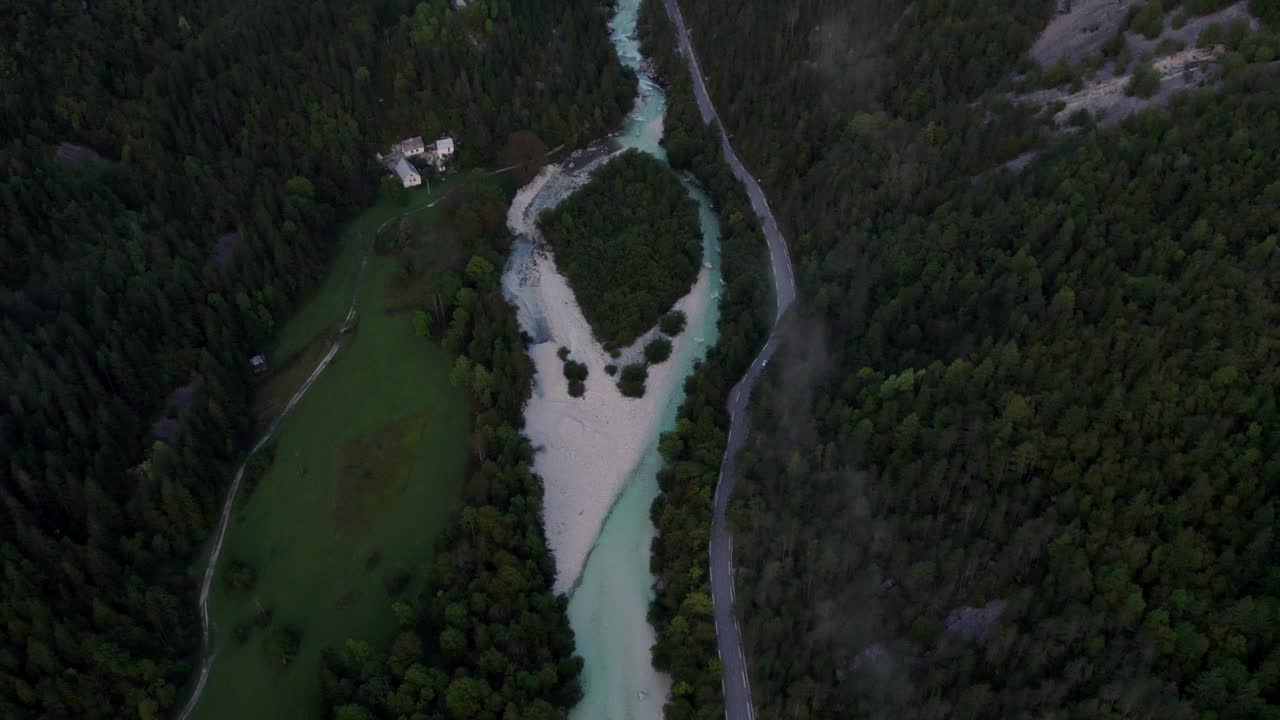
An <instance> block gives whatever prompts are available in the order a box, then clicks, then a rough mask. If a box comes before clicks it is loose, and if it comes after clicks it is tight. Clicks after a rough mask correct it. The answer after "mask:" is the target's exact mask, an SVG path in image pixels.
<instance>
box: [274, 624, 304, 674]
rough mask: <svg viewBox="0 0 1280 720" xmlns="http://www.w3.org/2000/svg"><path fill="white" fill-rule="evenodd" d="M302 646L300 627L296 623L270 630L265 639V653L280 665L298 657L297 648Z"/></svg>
mask: <svg viewBox="0 0 1280 720" xmlns="http://www.w3.org/2000/svg"><path fill="white" fill-rule="evenodd" d="M300 647H302V628H300V627H298V626H297V625H284V626H281V627H278V628H276V629H275V630H273V631H272V632H271V637H270V638H268V639H267V653H268V654H269V655H271V658H272V659H273V660H275V661H276V662H279V663H280V664H281V665H288V664H289V663H291V662H293V660H294V658H296V657H298V648H300Z"/></svg>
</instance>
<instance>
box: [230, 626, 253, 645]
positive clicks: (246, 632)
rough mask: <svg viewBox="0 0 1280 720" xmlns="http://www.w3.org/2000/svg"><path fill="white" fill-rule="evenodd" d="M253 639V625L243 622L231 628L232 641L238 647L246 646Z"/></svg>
mask: <svg viewBox="0 0 1280 720" xmlns="http://www.w3.org/2000/svg"><path fill="white" fill-rule="evenodd" d="M251 637H253V624H252V623H248V622H242V623H238V624H237V625H236V626H235V627H233V628H231V641H232V642H234V643H235V644H237V645H244V644H245V643H247V642H249V638H251Z"/></svg>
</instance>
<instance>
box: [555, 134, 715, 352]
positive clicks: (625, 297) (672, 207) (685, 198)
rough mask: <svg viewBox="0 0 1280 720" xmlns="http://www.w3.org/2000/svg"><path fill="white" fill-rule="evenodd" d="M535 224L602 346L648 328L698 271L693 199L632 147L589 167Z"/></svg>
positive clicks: (698, 246) (614, 344) (620, 342)
mask: <svg viewBox="0 0 1280 720" xmlns="http://www.w3.org/2000/svg"><path fill="white" fill-rule="evenodd" d="M538 227H539V228H540V229H541V230H542V232H543V235H544V236H545V237H546V238H547V242H548V243H549V244H550V245H551V247H552V249H553V250H554V251H555V256H556V266H557V267H558V269H559V270H560V272H561V273H563V274H564V276H565V278H566V279H567V280H568V281H569V284H570V286H572V287H573V293H574V295H575V296H576V298H577V300H578V304H579V305H581V306H582V314H583V315H584V316H585V317H586V318H587V322H589V323H591V330H592V332H593V333H594V334H595V336H596V339H597V340H599V341H600V342H601V344H603V345H604V346H605V348H607V349H608V348H615V347H626V346H628V345H630V344H631V343H632V342H633V341H634V340H635V339H636V338H637V337H639V336H640V335H642V334H643V333H645V332H646V331H648V330H649V329H650V328H652V327H653V326H654V325H655V324H657V322H658V319H659V318H660V317H662V315H663V314H664V313H666V312H667V311H668V310H670V309H671V306H672V305H674V304H675V302H676V301H677V300H679V299H680V298H682V297H684V295H685V293H687V292H689V288H690V287H691V286H692V285H693V281H694V280H695V279H697V277H698V263H699V261H700V260H701V258H702V236H701V231H700V229H699V227H698V210H697V206H696V205H695V204H694V202H693V199H692V198H690V197H689V195H688V193H686V192H685V191H684V188H683V187H682V186H681V185H680V181H679V180H677V179H676V177H675V176H674V175H672V174H671V172H670V171H669V170H668V169H667V167H666V165H664V164H663V163H662V161H661V160H658V159H656V158H654V157H651V156H649V155H646V154H644V153H642V152H640V151H639V150H630V151H627V152H625V153H623V154H622V155H620V156H619V157H617V158H614V159H612V160H610V161H609V162H608V163H606V164H605V165H604V166H603V167H601V168H599V169H598V170H596V171H595V172H594V173H592V174H591V181H590V182H588V183H587V184H586V186H585V187H583V188H582V189H581V190H578V191H577V192H575V193H574V194H573V195H572V196H570V197H569V199H567V200H565V201H564V202H563V203H561V204H560V205H559V206H557V207H556V208H554V209H552V210H548V211H547V212H545V213H543V214H542V216H541V217H539V218H538Z"/></svg>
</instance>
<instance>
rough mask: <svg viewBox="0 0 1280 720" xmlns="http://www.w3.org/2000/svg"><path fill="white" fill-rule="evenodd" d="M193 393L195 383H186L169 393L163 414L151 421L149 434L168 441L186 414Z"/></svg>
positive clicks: (162, 440)
mask: <svg viewBox="0 0 1280 720" xmlns="http://www.w3.org/2000/svg"><path fill="white" fill-rule="evenodd" d="M194 394H195V384H194V383H187V384H186V385H183V386H181V387H179V388H177V389H175V390H174V391H173V392H172V393H170V394H169V400H168V402H167V403H166V404H165V414H164V415H162V416H161V417H160V418H159V419H158V420H156V421H155V422H153V423H151V435H152V436H153V437H155V439H156V440H160V441H161V442H166V443H167V442H169V440H170V439H172V438H173V431H174V429H175V428H177V426H178V422H179V421H180V420H182V418H183V417H184V416H185V415H186V414H187V409H188V408H189V407H190V406H191V396H192V395H194Z"/></svg>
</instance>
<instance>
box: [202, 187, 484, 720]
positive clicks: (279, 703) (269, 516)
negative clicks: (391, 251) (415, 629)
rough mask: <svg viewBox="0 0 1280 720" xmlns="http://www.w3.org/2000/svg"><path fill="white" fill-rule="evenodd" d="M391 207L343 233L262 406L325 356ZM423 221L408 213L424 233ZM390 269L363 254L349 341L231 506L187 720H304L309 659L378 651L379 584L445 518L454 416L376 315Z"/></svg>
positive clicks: (395, 318)
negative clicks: (363, 645)
mask: <svg viewBox="0 0 1280 720" xmlns="http://www.w3.org/2000/svg"><path fill="white" fill-rule="evenodd" d="M460 180H461V178H460V177H455V178H453V179H451V181H450V182H451V183H454V184H456V183H457V182H458V181H460ZM432 189H433V190H434V191H435V192H433V193H432V197H431V198H428V197H427V196H426V193H425V191H423V192H419V193H413V194H412V195H411V199H410V203H409V207H410V208H413V207H415V206H422V205H423V204H425V203H426V202H429V201H430V200H433V199H435V198H438V197H439V196H440V195H441V194H442V193H443V192H444V191H445V190H447V189H448V188H447V186H446V187H445V188H438V187H437V186H436V185H434V184H433V186H432ZM404 210H405V208H404V207H401V206H397V205H392V204H390V203H386V202H383V203H380V204H379V205H377V206H375V207H374V208H372V209H370V210H369V211H367V212H366V213H364V214H362V215H361V216H360V217H359V218H358V219H357V220H355V221H354V222H353V223H352V224H351V226H350V227H348V228H347V229H346V230H345V231H344V233H343V238H342V241H343V247H342V250H341V252H340V253H339V256H338V259H337V261H336V263H335V267H334V269H333V271H331V273H330V276H329V277H328V278H327V279H326V281H325V283H324V285H323V287H322V288H321V289H320V290H318V291H317V293H316V294H315V295H314V296H313V297H312V298H311V299H310V300H309V302H308V303H307V305H306V307H304V308H303V309H302V311H301V312H299V313H298V315H297V316H296V317H295V318H294V319H293V320H292V321H291V322H290V323H289V324H288V326H286V327H285V328H284V329H283V330H282V331H281V333H280V337H279V339H278V342H277V344H276V346H275V348H274V349H273V351H272V352H271V358H272V361H273V363H276V364H277V373H276V375H275V376H274V377H273V379H272V380H269V381H268V383H266V384H264V386H263V388H262V389H263V391H264V393H265V394H268V395H270V398H269V401H270V402H271V403H273V404H276V403H279V398H280V397H287V396H288V393H289V392H291V390H290V386H291V385H292V386H296V383H297V382H298V380H300V379H301V378H302V377H305V375H306V374H307V372H309V368H302V369H299V368H294V367H289V364H288V363H287V362H286V361H287V360H289V359H290V358H291V357H292V358H294V359H295V360H296V361H297V364H298V365H305V364H307V363H310V365H311V366H314V360H315V358H314V357H312V356H313V355H315V353H314V352H304V350H306V349H307V348H311V347H315V346H316V345H320V346H323V345H325V344H327V343H324V342H316V341H317V338H318V337H320V336H324V335H326V334H327V332H328V331H329V330H330V329H331V328H332V327H333V326H334V325H335V324H336V323H337V321H339V320H340V319H341V318H342V317H343V316H344V315H345V314H346V309H347V305H348V302H349V300H350V292H351V289H352V287H353V285H352V283H353V282H354V277H355V273H354V270H355V267H356V266H357V264H358V262H359V258H360V254H361V252H362V251H363V248H364V244H365V243H366V242H367V239H368V237H369V236H370V235H371V234H372V233H373V232H374V231H375V230H376V229H377V228H378V226H379V225H381V224H382V223H383V222H384V221H386V220H387V219H388V218H392V217H395V216H396V215H398V214H399V213H401V212H403V211H404ZM437 211H438V208H437V209H430V210H423V211H421V212H418V213H415V214H414V215H413V216H411V217H413V219H414V223H415V224H418V225H426V224H430V223H432V222H434V221H435V220H436V219H437V218H436V215H437ZM398 271H399V270H398V267H397V262H396V260H395V259H393V258H390V257H384V256H378V255H372V256H371V257H370V259H369V265H368V269H367V271H366V275H365V278H364V281H363V284H362V285H361V288H360V308H361V313H360V320H359V323H358V326H357V328H356V330H355V331H354V333H353V336H352V337H351V338H349V339H348V340H347V341H346V343H345V345H344V346H343V348H342V349H341V350H340V351H339V352H338V355H337V357H336V358H335V359H334V360H333V362H332V364H331V365H330V367H329V368H328V369H326V370H325V372H324V374H323V375H322V376H321V377H320V378H319V379H318V380H317V381H316V383H315V384H314V385H313V386H312V388H311V390H310V391H309V392H308V393H307V395H306V396H305V397H304V398H303V399H302V401H301V402H300V403H299V404H298V405H297V407H296V408H295V409H294V411H293V413H292V414H291V415H290V416H289V417H288V418H287V419H286V420H285V421H284V423H283V424H282V425H281V427H280V430H279V433H278V435H277V440H276V444H277V448H276V456H275V461H274V463H273V464H272V466H271V468H270V470H269V471H268V472H267V474H266V476H265V477H264V478H263V479H262V481H261V483H260V484H259V485H258V487H257V489H256V490H255V491H254V493H253V494H252V495H251V496H250V497H248V498H247V499H246V500H245V501H244V502H242V503H240V504H239V505H238V507H237V509H236V514H235V515H234V516H233V518H232V521H231V526H230V529H229V531H228V536H227V540H226V545H225V547H224V550H223V553H222V560H221V566H220V568H219V576H218V578H217V579H216V580H215V583H214V587H213V592H212V598H211V601H210V612H211V616H212V620H213V622H214V624H215V626H216V631H215V639H214V647H215V649H216V652H217V658H216V660H215V662H214V665H213V670H212V672H211V674H210V677H209V683H208V687H207V689H206V691H205V694H204V696H203V698H202V700H201V701H200V703H199V705H198V706H197V708H196V711H195V713H194V714H193V718H196V720H231V719H233V718H234V719H235V720H257V719H259V718H261V719H264V720H285V719H294V718H297V719H299V720H301V719H304V718H305V719H307V720H310V719H311V718H319V717H320V712H319V703H320V692H319V690H320V688H319V678H318V673H317V670H318V668H319V659H320V653H321V650H322V649H323V648H325V647H326V646H331V645H338V644H341V643H343V642H345V641H346V639H347V638H349V637H358V638H361V639H365V640H368V641H370V642H371V643H373V644H374V645H375V646H378V647H381V646H383V645H385V644H386V643H387V642H389V641H390V639H391V636H392V635H393V633H394V631H395V628H396V621H395V618H394V616H393V615H392V612H391V603H392V600H391V598H390V597H389V595H388V592H387V590H386V587H385V581H386V579H387V578H388V577H390V576H391V575H392V574H394V573H396V572H397V571H402V570H409V571H413V570H416V568H417V567H418V566H419V565H420V564H421V563H422V562H424V561H426V560H428V559H429V558H430V556H431V548H432V546H433V543H434V542H435V540H436V539H437V537H438V536H439V533H440V531H441V530H442V529H443V528H444V527H445V526H446V524H447V522H448V520H449V517H450V514H451V512H452V510H453V508H454V507H455V504H456V502H457V499H458V495H459V490H460V487H461V482H462V476H463V472H464V469H465V456H464V453H465V443H466V437H467V432H468V427H467V425H468V416H467V406H466V402H465V398H464V397H463V395H462V394H461V393H460V392H459V391H458V390H457V389H455V388H453V387H452V386H450V385H449V382H448V374H449V369H450V367H451V362H450V359H449V358H448V357H447V356H446V355H445V353H444V352H443V351H441V350H440V349H438V348H437V347H435V346H433V345H432V344H430V343H428V342H426V341H424V340H422V339H421V338H418V337H417V336H415V335H414V333H413V326H412V322H411V320H410V318H409V316H408V315H388V314H386V313H385V312H383V307H384V300H385V298H386V289H387V286H388V284H389V282H390V281H391V280H392V278H393V277H394V275H395V273H396V272H398ZM309 358H310V359H309ZM282 362H283V363H285V364H284V365H283V366H281V365H279V363H282ZM273 383H274V385H273ZM233 563H243V564H245V565H247V566H248V567H250V568H252V569H253V571H254V572H255V573H256V584H255V585H254V586H253V588H252V589H251V590H237V589H232V588H231V587H230V586H229V584H228V583H226V582H225V580H226V578H227V577H229V574H228V573H227V572H226V569H227V568H228V567H229V566H230V565H232V564H233ZM415 589H416V588H414V587H411V588H409V590H408V592H414V591H415ZM260 608H266V609H269V610H270V611H271V613H272V621H271V625H270V627H267V628H261V627H257V626H256V625H253V624H252V621H253V620H254V618H255V617H256V616H257V615H258V613H259V609H260ZM246 623H247V624H249V625H251V626H252V627H253V629H252V632H251V634H250V637H249V638H248V640H247V642H243V643H238V642H237V641H236V639H235V638H233V629H234V628H235V627H236V626H237V625H241V624H246ZM286 626H295V627H297V628H298V629H299V630H300V631H301V643H300V645H299V647H298V650H297V655H296V657H295V658H294V659H293V660H292V662H290V663H289V664H287V665H285V664H283V663H281V661H280V659H279V654H278V653H273V652H269V651H268V648H267V645H268V643H269V640H270V638H271V637H272V636H273V635H276V636H279V634H280V633H279V631H280V630H281V629H282V628H284V627H286Z"/></svg>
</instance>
